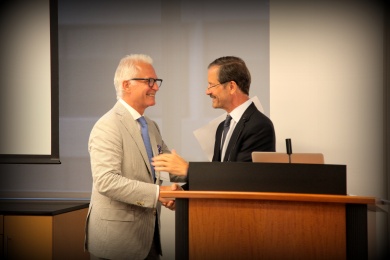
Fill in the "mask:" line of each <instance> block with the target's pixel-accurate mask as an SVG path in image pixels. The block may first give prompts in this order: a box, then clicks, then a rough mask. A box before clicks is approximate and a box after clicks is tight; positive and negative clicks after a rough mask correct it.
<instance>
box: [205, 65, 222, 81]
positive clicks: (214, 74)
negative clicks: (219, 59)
mask: <svg viewBox="0 0 390 260" xmlns="http://www.w3.org/2000/svg"><path fill="white" fill-rule="evenodd" d="M218 72H219V66H212V67H210V68H209V69H208V71H207V74H208V77H209V78H218Z"/></svg>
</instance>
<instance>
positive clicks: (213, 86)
mask: <svg viewBox="0 0 390 260" xmlns="http://www.w3.org/2000/svg"><path fill="white" fill-rule="evenodd" d="M225 83H227V82H223V83H218V84H215V85H212V86H210V87H208V88H207V90H210V89H211V88H215V87H217V86H219V85H223V84H225Z"/></svg>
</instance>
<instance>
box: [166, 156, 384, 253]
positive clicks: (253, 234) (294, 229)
mask: <svg viewBox="0 0 390 260" xmlns="http://www.w3.org/2000/svg"><path fill="white" fill-rule="evenodd" d="M229 164H230V165H229ZM226 165H228V167H229V169H230V170H228V171H230V172H232V171H234V170H235V167H238V168H241V166H243V165H239V164H232V163H227V164H225V163H219V165H218V164H213V163H210V165H209V166H208V167H205V165H203V164H202V165H195V167H193V169H197V168H199V169H202V171H206V172H207V171H208V170H205V169H210V170H211V171H212V172H213V173H211V172H207V173H206V174H204V172H203V173H199V172H198V171H196V170H195V172H194V171H191V163H190V171H189V176H188V177H189V190H188V191H177V192H161V194H162V196H163V197H174V198H176V213H175V214H176V220H175V222H176V223H175V229H176V238H175V239H176V249H175V254H176V259H180V260H182V259H191V260H196V259H201V260H205V259H267V260H268V259H367V258H368V241H367V209H368V205H375V203H376V201H375V198H371V197H358V196H347V195H345V194H312V193H304V192H303V193H302V192H296V191H294V187H295V186H297V183H295V184H293V185H292V186H294V187H287V186H283V187H282V188H281V189H282V190H281V192H274V191H272V192H269V191H242V189H245V187H243V186H242V185H241V188H239V189H240V190H239V191H232V190H223V187H225V184H224V182H229V183H230V182H233V183H234V182H236V183H238V187H240V184H239V183H240V182H242V178H241V177H242V175H245V174H242V172H241V174H240V173H239V172H237V174H236V176H237V178H235V177H234V174H231V173H230V174H227V175H228V176H229V178H225V179H224V180H223V176H224V177H226V175H224V174H223V172H219V171H218V170H216V169H218V168H221V169H222V170H223V171H225V170H227V168H226V167H227V166H226ZM252 165H253V164H252ZM259 165H261V164H259ZM259 165H258V166H250V165H249V164H248V165H244V167H246V170H245V173H246V174H247V173H248V171H249V172H251V169H257V173H256V174H255V175H257V177H258V178H259V180H261V182H262V184H261V185H260V186H261V187H262V189H264V188H265V187H267V185H266V184H267V181H269V182H270V183H272V184H273V185H269V186H270V187H271V189H274V188H275V184H276V183H275V179H273V178H271V179H269V178H268V177H264V174H265V175H267V174H269V170H270V168H269V165H267V166H265V167H266V169H267V170H268V172H263V171H262V170H264V169H263V168H262V167H263V166H259ZM193 166H194V165H193ZM198 166H201V167H198ZM276 166H277V165H276ZM247 167H249V168H247ZM283 167H285V166H283ZM291 167H292V168H294V169H295V170H297V169H296V167H295V166H291ZM303 167H306V166H303ZM310 167H316V166H310ZM318 167H321V166H318ZM271 168H272V167H271ZM276 168H277V169H280V168H278V167H276ZM325 168H326V167H325ZM232 169H233V170H232ZM248 169H249V170H248ZM286 169H287V168H283V169H282V170H283V171H285V170H286ZM294 169H293V171H294ZM298 169H300V170H302V167H301V166H298ZM310 169H315V168H310ZM326 169H329V168H326ZM215 170H216V171H215ZM272 171H273V170H272V169H271V172H272ZM218 172H219V173H218ZM287 172H288V173H286V174H290V173H291V171H289V170H287ZM315 172H317V171H314V172H313V176H314V177H315V175H316V173H315ZM263 173H264V174H263ZM194 174H196V177H194ZM218 174H219V175H220V177H222V178H221V181H220V182H218V183H215V187H217V189H216V190H213V191H210V190H192V189H191V187H197V188H200V187H201V185H200V184H201V183H202V182H203V183H204V186H205V187H210V186H212V185H213V184H212V183H210V180H213V178H214V177H215V176H214V175H218ZM275 174H278V173H277V172H275ZM331 174H332V173H330V174H329V175H331ZM191 175H192V176H193V178H191ZM319 175H321V174H319ZM342 175H343V174H342ZM202 176H203V177H202ZM267 176H268V175H267ZM313 176H311V177H309V179H310V178H312V177H313ZM257 177H255V178H254V179H253V178H251V184H248V187H255V185H253V183H256V178H257ZM339 177H340V176H338V177H337V178H336V180H337V179H340V180H341V182H342V185H344V182H343V178H339ZM297 178H298V179H299V174H298V175H297ZM319 178H322V177H321V176H319ZM222 180H223V181H222ZM301 181H302V180H301ZM195 182H196V183H195ZM264 182H265V183H264ZM314 182H315V180H314V181H313V183H314ZM270 183H269V184H270ZM241 184H242V183H241ZM339 184H340V183H334V186H337V185H339ZM313 185H314V186H316V184H313ZM228 186H229V185H228ZM298 186H299V185H298ZM229 187H232V186H229ZM291 188H292V190H293V191H292V192H285V190H286V189H287V190H289V189H291ZM296 188H297V189H298V190H300V189H302V187H300V188H299V187H296ZM318 189H321V187H318ZM330 190H332V187H330Z"/></svg>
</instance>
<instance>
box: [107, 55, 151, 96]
mask: <svg viewBox="0 0 390 260" xmlns="http://www.w3.org/2000/svg"><path fill="white" fill-rule="evenodd" d="M139 62H143V63H147V64H153V60H152V58H151V57H150V56H148V55H145V54H130V55H126V56H125V57H123V58H122V59H121V60H120V62H119V65H118V67H117V68H116V71H115V76H114V85H115V90H116V98H117V99H120V98H122V90H123V89H122V83H123V82H124V81H127V80H130V79H131V78H134V77H136V75H137V72H138V71H139V67H138V66H137V63H139Z"/></svg>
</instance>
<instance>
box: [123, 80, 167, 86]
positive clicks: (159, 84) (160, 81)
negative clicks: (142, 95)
mask: <svg viewBox="0 0 390 260" xmlns="http://www.w3.org/2000/svg"><path fill="white" fill-rule="evenodd" d="M130 80H144V81H147V82H148V86H149V87H150V88H153V86H154V84H157V86H158V87H159V88H160V87H161V84H162V81H163V80H162V79H154V78H132V79H130Z"/></svg>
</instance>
